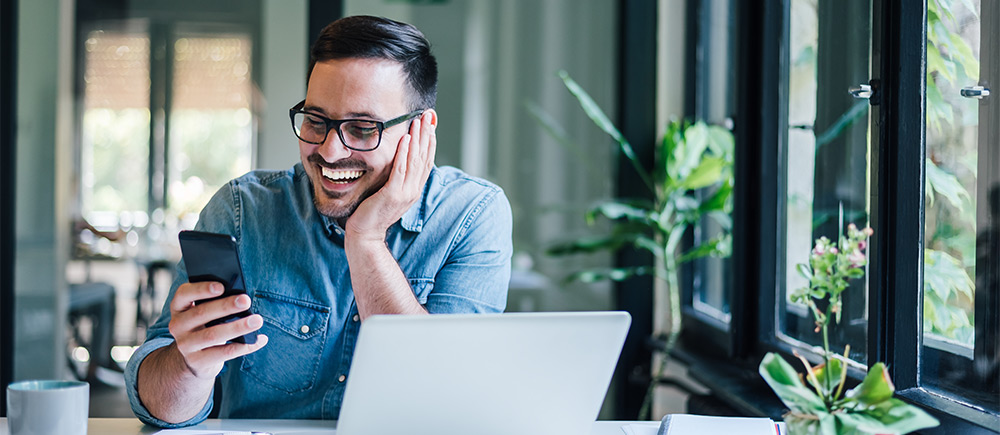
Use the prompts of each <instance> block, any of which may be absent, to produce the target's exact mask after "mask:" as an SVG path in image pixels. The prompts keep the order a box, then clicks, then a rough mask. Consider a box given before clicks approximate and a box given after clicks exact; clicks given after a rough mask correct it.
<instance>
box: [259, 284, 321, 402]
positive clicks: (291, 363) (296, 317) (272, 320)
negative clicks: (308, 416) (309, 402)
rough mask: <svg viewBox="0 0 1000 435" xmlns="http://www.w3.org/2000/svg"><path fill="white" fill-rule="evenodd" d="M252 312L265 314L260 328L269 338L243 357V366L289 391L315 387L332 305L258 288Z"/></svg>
mask: <svg viewBox="0 0 1000 435" xmlns="http://www.w3.org/2000/svg"><path fill="white" fill-rule="evenodd" d="M253 312H255V313H257V314H260V315H261V317H263V318H264V325H263V326H262V327H261V328H260V331H259V332H260V333H261V334H264V335H266V336H267V338H268V341H267V345H266V346H264V348H262V349H261V350H258V351H257V352H254V353H251V354H249V355H246V356H244V357H243V363H242V364H241V365H240V370H241V371H243V372H245V373H246V374H248V375H249V376H251V377H253V378H254V379H256V380H258V381H260V382H261V383H262V384H264V385H267V386H269V387H272V388H275V389H277V390H281V391H284V392H286V393H297V392H301V391H305V390H308V389H310V388H312V387H313V385H314V384H315V382H316V376H317V371H318V369H319V362H320V358H321V356H322V354H323V349H324V348H325V346H326V337H327V335H328V334H327V333H326V329H327V327H328V325H329V323H330V309H329V308H328V307H325V306H323V305H321V304H316V303H312V302H306V301H300V300H296V299H292V298H288V297H285V296H280V295H276V294H272V293H268V292H261V291H258V292H256V294H255V295H254V301H253Z"/></svg>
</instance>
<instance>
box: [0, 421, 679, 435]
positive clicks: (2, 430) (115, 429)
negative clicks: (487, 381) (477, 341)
mask: <svg viewBox="0 0 1000 435" xmlns="http://www.w3.org/2000/svg"><path fill="white" fill-rule="evenodd" d="M630 423H639V422H634V421H597V422H594V425H593V428H592V429H591V431H590V435H624V432H623V431H622V429H621V427H622V425H625V424H630ZM645 423H648V424H654V425H655V424H658V423H659V422H645ZM336 427H337V423H336V422H335V421H329V420H327V421H323V420H207V421H205V422H204V423H202V424H199V425H197V426H193V427H190V428H188V429H207V430H212V429H217V430H230V431H241V430H245V431H250V430H255V431H267V432H271V433H273V434H274V435H279V434H283V435H292V434H296V435H300V434H309V435H320V434H325V435H334V434H336V433H337V431H336ZM156 432H159V429H157V428H155V427H152V426H146V425H144V424H142V422H140V421H139V420H137V419H134V418H91V419H90V420H89V421H88V423H87V433H88V434H90V435H144V434H153V433H156ZM9 433H10V432H9V429H8V428H7V419H6V418H0V435H9Z"/></svg>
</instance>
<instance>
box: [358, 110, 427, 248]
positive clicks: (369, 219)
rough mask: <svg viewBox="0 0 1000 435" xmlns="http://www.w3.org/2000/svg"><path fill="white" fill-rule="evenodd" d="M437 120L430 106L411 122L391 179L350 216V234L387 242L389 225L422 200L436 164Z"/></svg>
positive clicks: (391, 173)
mask: <svg viewBox="0 0 1000 435" xmlns="http://www.w3.org/2000/svg"><path fill="white" fill-rule="evenodd" d="M437 121H438V120H437V112H435V111H434V109H428V110H426V111H424V113H423V114H422V115H421V116H420V117H419V118H417V119H415V120H414V121H413V122H412V123H411V124H410V131H409V133H408V134H406V135H404V136H403V137H402V138H401V139H400V140H399V145H398V146H397V147H396V157H395V159H394V160H393V163H392V170H391V171H390V173H389V179H388V180H387V181H386V182H385V185H384V186H382V188H381V189H379V191H378V192H375V194H374V195H372V196H371V197H369V198H368V199H366V200H364V201H362V202H361V204H360V205H358V208H357V210H355V211H354V213H353V214H351V216H350V217H349V218H348V219H347V225H346V228H345V230H347V237H349V238H351V237H353V238H358V239H364V240H377V241H380V242H384V241H385V233H386V231H387V230H388V229H389V227H390V226H391V225H392V224H394V223H396V221H398V220H399V218H401V217H402V216H403V214H404V213H406V211H407V210H409V209H410V207H411V206H413V204H414V203H416V202H417V200H418V199H420V194H421V192H422V191H423V188H424V184H425V183H426V182H427V178H428V177H429V176H430V173H431V169H432V168H433V167H434V154H435V152H436V151H437V136H436V134H435V130H436V129H437Z"/></svg>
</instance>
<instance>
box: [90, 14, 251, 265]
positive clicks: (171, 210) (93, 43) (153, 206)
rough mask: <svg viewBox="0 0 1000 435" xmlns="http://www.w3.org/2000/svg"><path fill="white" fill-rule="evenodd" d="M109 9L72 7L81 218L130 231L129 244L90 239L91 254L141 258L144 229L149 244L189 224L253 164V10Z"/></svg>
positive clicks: (110, 227)
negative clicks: (78, 95)
mask: <svg viewBox="0 0 1000 435" xmlns="http://www.w3.org/2000/svg"><path fill="white" fill-rule="evenodd" d="M217 6H223V5H221V4H220V5H217ZM114 9H115V8H114V7H109V5H103V4H94V5H91V4H89V3H85V4H81V5H79V7H78V17H79V27H80V29H81V33H80V38H79V41H81V42H80V43H79V44H80V45H81V46H82V47H81V48H79V50H78V52H79V60H80V61H79V65H80V66H81V67H80V72H79V73H78V74H79V77H80V79H79V80H78V86H79V88H80V93H81V94H82V101H83V104H82V107H81V109H80V113H79V114H78V116H79V119H80V122H79V124H78V125H79V126H80V127H79V128H80V135H79V136H80V139H79V150H80V151H79V158H78V165H79V166H78V171H79V173H80V175H81V182H80V185H79V186H78V192H79V198H80V200H79V203H78V206H79V210H78V213H79V216H80V217H82V218H84V219H86V220H87V221H88V222H89V223H90V224H92V225H94V226H95V227H97V228H98V229H114V230H118V229H121V230H124V231H125V232H127V233H130V234H129V237H128V238H127V239H126V240H127V243H106V241H105V242H102V241H94V242H95V243H91V244H89V246H87V250H88V251H90V253H92V254H99V255H104V256H110V257H122V256H123V255H140V256H142V255H145V254H147V253H144V252H138V251H140V250H142V249H145V248H144V246H147V244H144V243H140V236H143V237H147V238H148V239H149V240H150V241H152V242H157V241H158V240H160V234H170V233H172V232H173V231H176V230H178V229H185V228H192V227H193V226H194V224H195V222H196V221H197V217H198V212H199V211H200V210H201V208H202V207H203V206H204V205H205V204H206V203H207V202H208V200H209V199H210V198H211V196H212V195H213V194H214V193H215V192H216V191H217V190H218V189H219V188H220V187H221V186H222V185H223V184H225V183H226V182H228V181H229V180H230V179H232V178H235V177H238V176H240V175H242V174H244V173H246V172H247V171H249V170H250V169H251V165H252V162H253V145H254V143H255V135H256V131H257V129H256V121H255V119H254V111H253V104H252V103H253V93H254V81H253V77H254V74H253V70H254V61H255V58H254V55H253V51H254V43H253V39H254V37H253V35H254V25H255V24H254V22H255V21H254V20H255V19H257V18H256V15H257V14H258V13H259V10H260V8H259V7H256V5H255V7H253V8H246V9H245V12H244V14H245V15H246V16H243V15H240V14H236V15H233V14H226V15H222V14H212V13H204V14H202V13H199V12H194V11H199V9H197V8H188V9H183V10H187V11H191V12H182V13H174V14H164V13H162V12H163V11H159V10H156V7H155V6H149V9H144V8H141V7H140V8H134V9H130V10H128V11H127V12H122V14H124V15H127V16H128V18H110V19H109V18H106V17H107V16H108V15H114V14H113V13H112V12H113V11H114ZM163 230H166V233H164V232H163ZM168 238H169V237H168ZM82 241H83V242H84V243H87V242H90V240H88V239H86V238H85V239H84V240H82Z"/></svg>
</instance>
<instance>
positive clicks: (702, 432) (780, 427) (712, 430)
mask: <svg viewBox="0 0 1000 435" xmlns="http://www.w3.org/2000/svg"><path fill="white" fill-rule="evenodd" d="M685 434H697V435H732V434H746V435H785V430H784V424H781V423H775V422H774V420H771V419H770V418H766V417H762V418H758V417H715V416H707V415H692V414H668V415H667V416H665V417H663V420H661V421H660V428H659V430H657V431H656V435H685Z"/></svg>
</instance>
